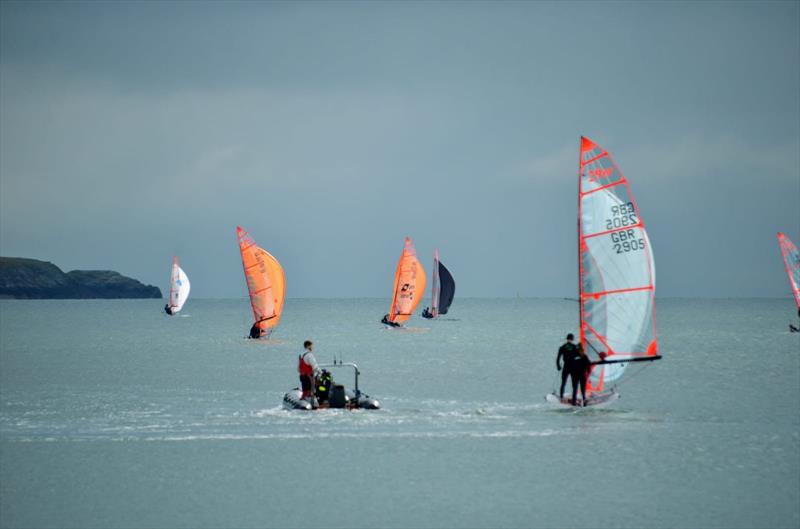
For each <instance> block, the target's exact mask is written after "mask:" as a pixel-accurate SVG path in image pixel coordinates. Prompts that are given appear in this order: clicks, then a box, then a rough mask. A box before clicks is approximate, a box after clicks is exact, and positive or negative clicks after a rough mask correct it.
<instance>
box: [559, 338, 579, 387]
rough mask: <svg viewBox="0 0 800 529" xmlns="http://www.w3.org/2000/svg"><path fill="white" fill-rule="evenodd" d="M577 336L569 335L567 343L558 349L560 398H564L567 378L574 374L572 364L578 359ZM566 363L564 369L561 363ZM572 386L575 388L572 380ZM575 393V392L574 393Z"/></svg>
mask: <svg viewBox="0 0 800 529" xmlns="http://www.w3.org/2000/svg"><path fill="white" fill-rule="evenodd" d="M574 340H575V336H574V335H573V334H572V333H569V334H568V335H567V341H566V342H565V343H564V344H563V345H562V346H561V347H559V348H558V356H556V369H558V370H559V371H561V389H560V390H559V392H558V398H560V399H563V398H564V386H566V385H567V377H568V376H570V374H571V373H572V364H573V363H574V362H575V360H577V359H578V348H577V347H576V346H575V343H574ZM562 359H563V361H564V366H563V369H562V366H561V361H562ZM572 385H573V386H575V379H574V378H573V379H572ZM573 393H574V392H573Z"/></svg>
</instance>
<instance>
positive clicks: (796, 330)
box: [789, 307, 800, 332]
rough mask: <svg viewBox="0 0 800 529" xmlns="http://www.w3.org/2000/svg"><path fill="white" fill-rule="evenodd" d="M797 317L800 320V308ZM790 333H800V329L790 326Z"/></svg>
mask: <svg viewBox="0 0 800 529" xmlns="http://www.w3.org/2000/svg"><path fill="white" fill-rule="evenodd" d="M797 317H798V318H800V307H798V308H797ZM789 332H800V327H795V326H794V325H792V324H791V323H790V324H789Z"/></svg>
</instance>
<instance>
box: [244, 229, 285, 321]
mask: <svg viewBox="0 0 800 529" xmlns="http://www.w3.org/2000/svg"><path fill="white" fill-rule="evenodd" d="M236 236H237V238H238V239H239V251H240V252H241V254H242V267H243V268H244V277H245V280H246V281H247V290H248V292H249V293H250V305H251V306H252V307H253V318H254V319H255V323H256V325H258V328H259V329H261V330H262V332H264V333H269V332H270V330H271V329H273V328H275V326H277V325H278V322H279V321H280V319H281V313H282V312H283V301H284V298H285V297H286V276H285V275H284V273H283V268H282V267H281V264H280V263H279V262H278V260H277V259H275V258H274V257H273V256H272V255H270V253H269V252H268V251H266V250H264V249H263V248H260V247H258V246H256V243H255V241H254V240H253V239H252V238H251V237H250V234H248V233H247V232H246V231H245V230H243V229H242V228H241V227H239V226H237V227H236Z"/></svg>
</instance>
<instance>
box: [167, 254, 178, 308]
mask: <svg viewBox="0 0 800 529" xmlns="http://www.w3.org/2000/svg"><path fill="white" fill-rule="evenodd" d="M177 279H178V256H177V255H173V256H172V270H170V271H169V302H168V303H169V306H170V308H172V307H175V304H174V303H173V302H174V300H175V299H176V298H177V296H178V293H177V292H176V289H175V287H176V285H175V283H176V280H177Z"/></svg>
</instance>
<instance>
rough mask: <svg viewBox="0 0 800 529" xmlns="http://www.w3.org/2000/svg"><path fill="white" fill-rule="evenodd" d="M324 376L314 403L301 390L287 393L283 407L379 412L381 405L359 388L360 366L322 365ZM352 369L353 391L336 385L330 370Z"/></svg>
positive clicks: (297, 389) (315, 394) (320, 380)
mask: <svg viewBox="0 0 800 529" xmlns="http://www.w3.org/2000/svg"><path fill="white" fill-rule="evenodd" d="M319 367H320V368H322V370H323V371H322V376H320V378H319V380H318V381H317V384H316V387H315V388H314V397H315V399H314V402H310V401H309V400H308V399H304V398H303V392H302V390H300V389H299V388H294V389H293V390H290V391H287V392H286V393H285V394H284V395H283V407H284V408H285V409H287V410H303V411H316V410H326V409H346V410H378V409H380V407H381V403H380V402H378V400H377V399H373V398H372V397H370V396H369V395H367V394H366V393H363V392H362V391H361V390H360V389H359V388H358V376H359V375H360V374H361V371H359V369H358V366H357V365H356V364H353V363H342V362H338V363H333V364H321V365H320V366H319ZM336 368H352V369H353V375H354V383H353V389H347V388H345V387H344V386H343V385H342V384H336V383H334V381H333V376H332V375H331V372H330V371H328V369H336Z"/></svg>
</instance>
